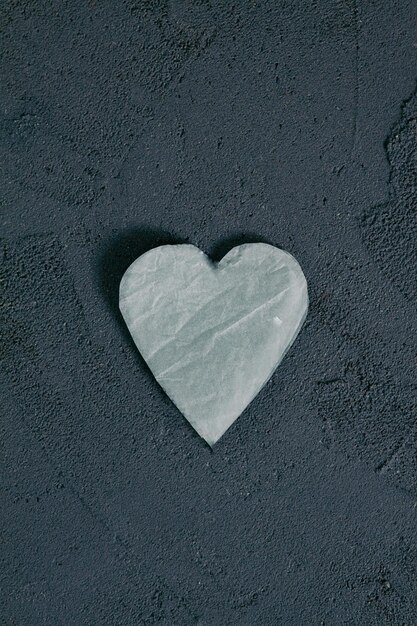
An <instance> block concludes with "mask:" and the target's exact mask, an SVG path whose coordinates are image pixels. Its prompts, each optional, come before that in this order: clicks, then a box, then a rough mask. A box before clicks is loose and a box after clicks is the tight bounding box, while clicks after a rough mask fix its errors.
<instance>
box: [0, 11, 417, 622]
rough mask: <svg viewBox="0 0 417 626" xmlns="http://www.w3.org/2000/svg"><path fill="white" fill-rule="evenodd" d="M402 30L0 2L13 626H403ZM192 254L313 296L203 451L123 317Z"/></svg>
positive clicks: (410, 482)
mask: <svg viewBox="0 0 417 626" xmlns="http://www.w3.org/2000/svg"><path fill="white" fill-rule="evenodd" d="M416 10H417V6H416V4H415V2H413V1H412V0H404V1H402V2H399V3H396V2H388V0H378V1H370V0H369V1H366V2H363V3H360V2H359V1H358V0H351V1H344V0H343V1H342V0H336V1H335V2H329V1H328V0H319V1H317V0H314V1H313V0H306V2H302V3H300V2H296V1H295V0H290V1H284V0H278V2H267V1H265V2H240V3H230V2H211V1H207V0H195V1H193V2H185V1H184V2H178V1H176V2H174V1H170V2H168V1H166V2H165V1H161V2H157V1H155V2H153V1H146V2H145V1H143V2H135V1H134V0H125V1H121V2H113V1H110V0H100V2H98V1H97V2H95V1H93V0H91V1H88V2H87V1H85V2H81V1H78V0H71V1H63V2H52V1H49V2H27V1H26V2H25V1H22V0H21V1H15V2H12V1H11V0H10V1H6V2H4V3H3V4H2V6H1V13H2V16H1V23H2V60H3V62H2V71H3V74H4V77H3V80H2V83H3V89H2V103H1V116H2V117H1V134H0V139H1V150H2V157H3V158H2V161H3V162H4V167H3V173H2V185H1V189H2V198H3V204H4V205H5V209H6V210H5V211H4V218H3V220H2V237H3V263H2V273H3V276H4V285H5V290H4V292H3V293H4V297H3V303H4V306H3V313H4V315H3V319H2V329H3V330H4V331H5V332H4V337H5V339H3V341H2V348H3V349H2V356H3V366H2V372H3V373H2V389H4V392H3V394H2V396H3V404H4V408H5V410H4V411H3V417H2V418H1V447H2V457H1V458H2V470H1V481H2V494H3V495H2V535H3V545H4V547H3V548H2V552H1V556H0V568H1V581H2V583H1V586H2V593H1V596H0V598H1V599H0V616H1V619H0V622H1V623H2V624H7V625H18V626H38V625H48V626H50V625H54V626H73V625H74V626H81V625H84V624H85V625H94V626H95V625H97V626H103V625H114V626H116V625H117V626H124V625H129V626H130V625H132V626H137V625H138V624H139V625H141V624H145V625H151V624H162V625H164V626H188V625H194V626H197V625H198V626H227V625H231V626H257V625H259V626H269V625H271V626H277V625H279V626H280V625H282V626H314V625H318V626H319V625H325V626H381V625H383V624H389V625H393V626H404V625H405V626H415V624H416V616H417V583H416V581H417V571H416V570H417V567H416V562H417V542H416V515H417V507H416V497H417V480H416V448H417V441H416V435H417V429H416V377H415V363H416V348H415V336H416V330H417V328H416V326H417V321H416V309H415V304H416V282H415V268H416V246H415V240H416V221H415V214H416V186H417V175H416V107H417V96H416V92H415V74H416V71H415V69H416V64H415V60H416V59H415V55H416V46H415V43H416V40H415V19H416V17H417V16H416ZM387 157H388V158H387ZM184 241H188V242H190V243H193V244H194V245H197V246H199V247H200V248H201V249H203V250H204V251H205V252H207V253H209V254H211V255H212V256H213V258H215V259H219V258H221V257H222V256H223V254H225V253H226V252H227V251H228V250H229V249H230V248H231V247H232V246H233V245H236V244H238V243H242V242H245V241H267V242H269V243H272V244H274V245H277V246H279V247H281V248H284V249H286V250H288V251H289V252H291V253H292V254H294V256H295V257H296V258H297V259H298V260H299V262H300V264H301V266H302V267H303V270H304V271H305V273H306V276H307V280H308V282H309V289H310V296H311V308H310V314H309V317H308V319H307V322H306V325H305V327H304V329H303V332H302V333H301V335H300V336H299V338H298V340H297V344H296V345H295V346H294V348H293V350H291V352H290V353H289V354H288V355H287V357H286V358H285V360H284V361H283V363H282V364H281V366H280V368H279V369H278V371H277V372H276V375H275V376H274V377H273V378H272V380H271V381H270V383H269V384H268V385H267V386H266V388H265V389H264V390H263V391H262V393H261V394H260V395H259V396H258V397H257V398H256V399H255V401H254V402H253V403H252V404H251V405H250V407H249V408H248V409H247V410H246V411H245V413H244V414H243V415H242V416H241V417H240V418H239V419H238V420H237V422H236V423H235V424H234V425H233V426H232V427H231V428H230V430H229V431H228V432H227V433H226V435H225V436H224V437H223V438H222V439H221V441H220V442H219V443H218V444H217V445H216V447H215V449H214V451H211V450H210V449H209V447H208V446H206V445H205V444H204V442H202V441H201V439H200V438H199V437H198V436H197V435H196V434H195V433H194V432H193V430H192V429H191V427H189V426H188V425H187V423H186V422H185V420H184V419H182V418H181V416H180V415H179V414H178V411H177V410H176V409H175V407H174V406H173V405H172V403H171V402H170V401H169V400H168V398H166V397H165V396H164V394H163V393H162V392H161V389H160V388H159V387H158V385H157V384H156V383H155V381H154V380H153V378H152V376H151V375H150V373H149V371H148V370H147V368H146V366H145V365H144V363H143V362H142V360H141V358H140V356H139V355H138V353H137V351H136V350H135V348H134V345H133V342H132V341H131V339H130V337H129V334H128V332H127V329H126V327H125V325H124V324H123V320H122V319H121V316H120V314H119V313H118V284H119V281H120V278H121V276H122V275H123V272H124V271H125V269H126V268H127V267H128V265H129V264H130V263H131V262H132V261H133V260H134V259H135V258H136V257H137V256H138V255H139V254H141V253H142V252H144V251H146V250H148V249H150V248H152V247H154V246H156V245H158V244H163V243H171V242H184Z"/></svg>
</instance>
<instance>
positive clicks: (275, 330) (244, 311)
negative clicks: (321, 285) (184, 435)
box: [120, 243, 308, 445]
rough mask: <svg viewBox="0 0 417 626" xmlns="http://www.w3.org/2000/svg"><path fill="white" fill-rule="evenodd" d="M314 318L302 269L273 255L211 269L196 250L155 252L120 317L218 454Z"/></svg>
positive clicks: (238, 257)
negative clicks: (222, 442)
mask: <svg viewBox="0 0 417 626" xmlns="http://www.w3.org/2000/svg"><path fill="white" fill-rule="evenodd" d="M307 308H308V295H307V283H306V279H305V277H304V274H303V272H302V270H301V268H300V266H299V264H298V263H297V261H296V260H295V259H294V258H293V257H292V256H291V255H290V254H288V253H287V252H284V251H283V250H279V249H278V248H275V247H274V246H271V245H268V244H263V243H254V244H245V245H241V246H237V247H236V248H233V250H231V251H230V252H229V253H228V254H226V256H225V257H223V259H222V260H221V261H220V262H219V263H213V262H211V261H210V259H209V258H208V257H207V256H206V255H205V254H204V253H203V252H201V250H199V249H198V248H196V247H195V246H192V245H188V244H182V245H173V246H161V247H159V248H154V249H153V250H150V251H149V252H147V253H146V254H144V255H142V256H141V257H139V258H138V259H137V260H136V261H135V262H134V263H132V265H131V266H130V267H129V268H128V270H127V271H126V273H125V274H124V276H123V278H122V281H121V283H120V310H121V312H122V315H123V317H124V319H125V322H126V324H127V326H128V328H129V331H130V333H131V335H132V337H133V339H134V341H135V344H136V346H137V347H138V349H139V351H140V353H141V354H142V356H143V358H144V359H145V361H146V363H147V364H148V366H149V368H150V369H151V371H152V373H153V375H154V376H155V378H156V380H157V381H158V383H159V384H160V385H161V387H162V388H163V389H164V390H165V392H166V393H167V394H168V396H169V397H170V398H171V400H172V401H173V402H174V403H175V404H176V406H177V407H178V409H179V410H180V411H181V413H182V414H183V415H184V416H185V417H186V418H187V420H188V421H189V422H190V424H191V425H192V426H193V427H194V428H195V430H196V431H197V432H198V433H199V435H200V436H201V437H203V439H205V440H206V441H207V443H208V444H209V445H213V444H214V443H215V442H216V441H217V440H218V439H219V438H220V437H221V436H222V435H223V433H224V432H225V431H226V430H227V429H228V428H229V426H230V425H231V424H232V423H233V422H234V421H235V420H236V419H237V417H239V415H240V414H241V413H242V411H243V410H244V409H245V407H246V406H247V405H248V404H249V403H250V402H251V400H253V398H254V397H255V396H256V395H257V393H258V392H259V391H260V390H261V388H262V387H263V386H264V384H265V383H266V382H267V381H268V379H269V378H270V377H271V375H272V373H273V372H274V370H275V368H276V367H277V366H278V365H279V363H280V361H281V359H282V358H283V356H284V354H285V353H286V351H287V350H288V348H289V347H290V345H291V344H292V343H293V341H294V339H295V338H296V336H297V334H298V332H299V330H300V328H301V325H302V323H303V321H304V319H305V316H306V314H307Z"/></svg>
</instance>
